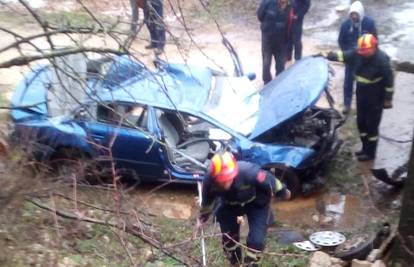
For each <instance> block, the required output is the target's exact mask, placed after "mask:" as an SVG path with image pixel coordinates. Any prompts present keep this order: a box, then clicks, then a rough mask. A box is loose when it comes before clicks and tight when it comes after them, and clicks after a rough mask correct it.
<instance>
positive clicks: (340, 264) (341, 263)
mask: <svg viewBox="0 0 414 267" xmlns="http://www.w3.org/2000/svg"><path fill="white" fill-rule="evenodd" d="M331 263H332V264H333V266H337V267H343V266H347V264H348V263H347V262H345V261H343V260H341V259H338V258H335V257H331Z"/></svg>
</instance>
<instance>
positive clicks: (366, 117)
mask: <svg viewBox="0 0 414 267" xmlns="http://www.w3.org/2000/svg"><path fill="white" fill-rule="evenodd" d="M327 58H328V60H333V61H340V62H345V63H351V64H352V65H353V66H354V70H355V80H356V84H357V85H356V101H357V124H358V130H359V134H360V138H361V142H362V149H361V150H360V151H358V152H356V153H355V155H356V156H357V157H358V160H359V161H369V160H373V159H375V154H376V149H377V143H378V133H379V125H380V122H381V116H382V111H383V109H384V108H385V109H389V108H392V96H393V92H394V90H393V87H394V75H393V72H392V69H391V64H390V59H389V57H388V56H387V54H385V53H384V52H383V51H382V50H380V49H379V48H378V41H377V38H376V37H375V36H374V35H373V34H364V35H362V36H361V37H359V39H358V42H357V49H356V50H349V51H345V52H343V51H339V52H330V53H329V54H328V55H327Z"/></svg>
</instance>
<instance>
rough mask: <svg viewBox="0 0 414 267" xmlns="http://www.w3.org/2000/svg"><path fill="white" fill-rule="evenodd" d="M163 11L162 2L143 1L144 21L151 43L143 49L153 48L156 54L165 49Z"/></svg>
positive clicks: (155, 0) (161, 0)
mask: <svg viewBox="0 0 414 267" xmlns="http://www.w3.org/2000/svg"><path fill="white" fill-rule="evenodd" d="M163 9H164V7H163V0H145V4H144V21H145V24H146V25H147V28H148V31H149V33H150V38H151V43H150V44H149V45H147V46H146V47H145V49H154V48H155V49H156V53H157V54H159V53H161V52H163V51H164V47H165V25H164V22H163V12H164V10H163Z"/></svg>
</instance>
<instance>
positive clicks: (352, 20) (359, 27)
mask: <svg viewBox="0 0 414 267" xmlns="http://www.w3.org/2000/svg"><path fill="white" fill-rule="evenodd" d="M364 13H365V12H364V6H363V5H362V3H361V2H360V1H356V2H354V3H352V5H351V7H350V9H349V17H348V19H347V20H345V21H344V22H343V23H342V25H341V29H340V32H339V37H338V44H339V47H340V48H341V50H342V51H349V50H352V49H355V48H356V47H357V41H358V38H359V37H360V36H361V35H363V34H364V33H371V34H373V35H374V36H375V37H377V29H376V26H375V22H374V20H373V19H371V18H370V17H368V16H365V14H364ZM354 67H355V66H354V65H352V63H346V64H345V79H344V110H343V113H344V115H347V114H348V113H349V111H350V110H351V104H352V94H353V85H354V78H353V71H354Z"/></svg>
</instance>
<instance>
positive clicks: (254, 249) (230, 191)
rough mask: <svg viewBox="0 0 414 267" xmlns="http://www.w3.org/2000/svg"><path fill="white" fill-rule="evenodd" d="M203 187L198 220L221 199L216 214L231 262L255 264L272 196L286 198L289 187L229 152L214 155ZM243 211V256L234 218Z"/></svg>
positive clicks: (208, 213) (262, 243)
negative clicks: (246, 226) (245, 232)
mask: <svg viewBox="0 0 414 267" xmlns="http://www.w3.org/2000/svg"><path fill="white" fill-rule="evenodd" d="M202 191H203V192H202V203H201V210H200V216H199V221H200V222H201V223H205V222H206V221H207V219H208V218H209V215H210V214H211V213H212V211H213V207H214V206H215V201H216V200H218V199H220V200H221V201H220V204H219V208H218V209H217V212H216V216H217V221H218V222H219V224H220V228H221V232H222V233H223V239H222V242H223V249H224V252H225V254H226V256H227V258H228V259H229V261H230V263H231V264H232V265H235V266H239V265H240V264H242V263H244V264H246V266H258V262H259V260H260V252H261V251H263V249H264V246H265V237H266V231H267V227H268V225H269V222H270V221H271V219H272V212H271V209H270V203H271V199H272V196H277V197H280V198H283V199H289V198H290V191H289V190H288V189H286V186H285V185H283V184H282V183H281V182H280V181H279V180H278V179H276V177H274V176H273V175H272V174H271V173H270V172H268V171H265V170H262V169H261V168H260V166H258V165H256V164H253V163H250V162H245V161H236V159H235V158H234V156H233V155H232V154H231V153H229V152H225V153H221V154H216V155H214V156H213V158H212V159H211V164H210V170H209V171H208V174H207V175H206V178H205V180H204V181H203V190H202ZM243 215H246V216H247V218H248V223H249V234H248V237H247V247H248V249H247V250H246V251H245V257H244V259H243V258H242V250H241V247H240V246H239V241H240V225H239V223H238V219H237V218H238V217H239V216H243Z"/></svg>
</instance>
